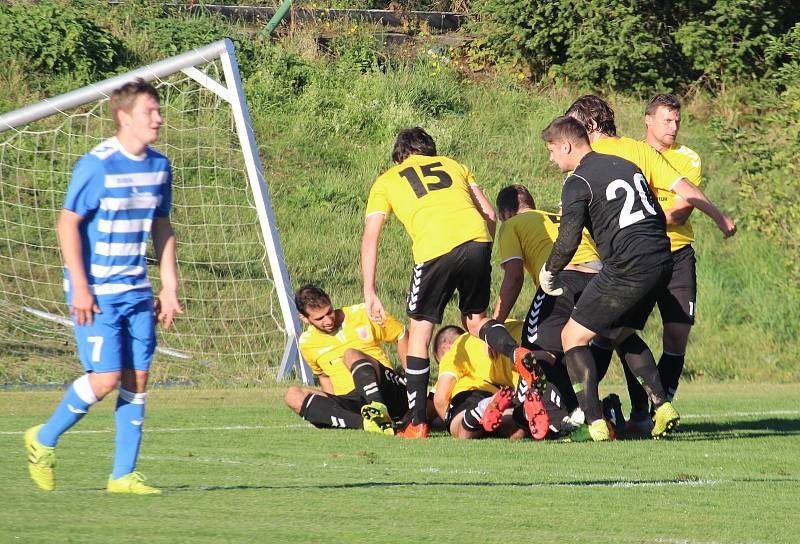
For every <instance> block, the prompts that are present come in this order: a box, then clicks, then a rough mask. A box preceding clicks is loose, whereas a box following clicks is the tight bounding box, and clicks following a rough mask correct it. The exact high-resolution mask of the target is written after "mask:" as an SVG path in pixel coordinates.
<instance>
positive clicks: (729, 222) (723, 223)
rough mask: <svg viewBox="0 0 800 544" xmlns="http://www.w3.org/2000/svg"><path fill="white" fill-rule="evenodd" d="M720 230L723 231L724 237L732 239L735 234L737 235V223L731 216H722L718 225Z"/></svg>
mask: <svg viewBox="0 0 800 544" xmlns="http://www.w3.org/2000/svg"><path fill="white" fill-rule="evenodd" d="M717 226H718V227H719V230H721V231H722V235H723V236H724V237H725V238H730V237H731V236H733V235H734V234H736V221H734V220H733V219H732V218H731V217H730V216H728V215H725V214H724V213H723V214H722V218H721V219H720V221H719V223H717Z"/></svg>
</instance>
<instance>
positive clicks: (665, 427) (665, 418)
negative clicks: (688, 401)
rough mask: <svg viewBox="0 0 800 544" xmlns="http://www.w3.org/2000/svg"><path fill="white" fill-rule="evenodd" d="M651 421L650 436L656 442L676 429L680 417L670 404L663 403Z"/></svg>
mask: <svg viewBox="0 0 800 544" xmlns="http://www.w3.org/2000/svg"><path fill="white" fill-rule="evenodd" d="M653 420H654V425H653V430H652V431H651V432H650V434H652V435H653V438H655V439H656V440H658V439H659V438H661V437H662V436H664V435H665V434H667V433H671V432H672V431H674V430H675V429H676V428H677V427H678V425H679V424H680V422H681V416H680V415H679V414H678V412H677V410H675V408H674V407H673V406H672V404H671V403H669V402H665V403H664V404H662V405H661V406H660V407H659V408H658V410H656V415H655V417H654V418H653Z"/></svg>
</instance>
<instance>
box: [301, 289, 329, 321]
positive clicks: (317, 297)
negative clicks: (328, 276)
mask: <svg viewBox="0 0 800 544" xmlns="http://www.w3.org/2000/svg"><path fill="white" fill-rule="evenodd" d="M330 303H331V297H329V296H328V293H326V292H325V291H323V290H322V289H320V288H319V287H317V286H316V285H314V284H313V283H307V284H306V285H304V286H302V287H301V288H300V289H298V290H297V291H296V292H295V294H294V305H295V306H296V307H297V311H298V312H300V313H301V314H303V315H304V316H306V317H308V313H307V312H306V310H307V309H308V308H324V307H325V306H329V305H330Z"/></svg>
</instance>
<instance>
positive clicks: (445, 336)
mask: <svg viewBox="0 0 800 544" xmlns="http://www.w3.org/2000/svg"><path fill="white" fill-rule="evenodd" d="M464 332H465V331H464V329H462V328H461V327H457V326H456V325H445V326H444V327H442V328H441V329H439V331H438V332H437V333H436V336H434V337H433V355H434V356H435V357H436V360H437V361H438V360H439V349H440V348H441V347H442V346H443V345H444V344H445V342H452V341H454V340H455V339H456V338H458V337H459V336H461V335H462V334H464Z"/></svg>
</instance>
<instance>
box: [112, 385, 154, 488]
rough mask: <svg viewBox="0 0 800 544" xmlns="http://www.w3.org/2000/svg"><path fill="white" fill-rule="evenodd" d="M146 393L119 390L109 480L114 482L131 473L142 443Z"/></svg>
mask: <svg viewBox="0 0 800 544" xmlns="http://www.w3.org/2000/svg"><path fill="white" fill-rule="evenodd" d="M145 397H147V393H134V392H132V391H128V390H127V389H123V388H122V387H120V388H119V397H118V398H117V411H116V415H115V419H116V424H117V438H116V440H115V442H116V451H115V452H114V470H113V471H112V472H111V478H113V479H114V480H116V479H117V478H120V477H122V476H125V475H126V474H128V473H130V472H133V470H134V469H135V468H136V458H137V457H138V456H139V446H140V445H141V443H142V423H144V399H145Z"/></svg>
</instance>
